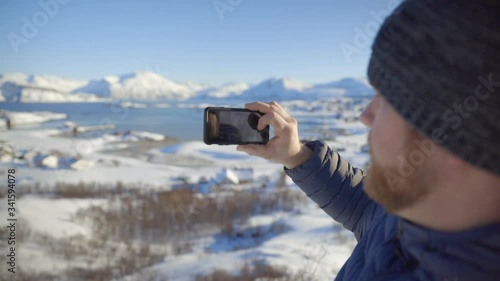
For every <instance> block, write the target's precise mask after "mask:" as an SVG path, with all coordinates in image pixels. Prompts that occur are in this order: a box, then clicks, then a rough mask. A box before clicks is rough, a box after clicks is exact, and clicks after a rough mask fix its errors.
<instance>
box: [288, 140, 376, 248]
mask: <svg viewBox="0 0 500 281" xmlns="http://www.w3.org/2000/svg"><path fill="white" fill-rule="evenodd" d="M307 146H308V147H309V148H310V149H312V150H313V154H312V156H311V157H310V158H309V159H308V160H307V161H306V162H304V163H303V164H302V165H300V166H299V167H297V168H294V169H292V170H288V169H286V168H285V171H286V173H287V175H288V176H290V177H291V178H292V180H293V181H294V182H295V183H296V184H297V185H298V186H299V187H300V188H301V189H302V190H303V191H304V192H305V193H306V194H307V196H308V197H309V198H311V199H312V200H313V201H314V202H316V203H317V204H318V205H319V206H320V207H321V209H323V210H324V211H325V212H326V213H327V214H328V215H329V216H331V217H332V218H333V219H334V220H336V221H337V222H339V223H341V224H343V226H344V227H345V228H346V229H348V230H350V231H352V232H353V233H354V235H355V236H356V238H357V239H358V240H359V239H360V238H361V236H362V235H363V233H365V231H367V230H368V229H369V228H370V226H371V223H372V222H373V221H374V220H375V219H376V218H377V217H378V216H380V215H383V214H385V211H384V210H383V208H382V207H381V206H380V205H378V204H377V203H375V202H374V201H372V200H371V199H370V198H368V196H367V195H366V194H365V192H364V190H363V178H364V172H363V171H362V170H361V169H358V168H354V167H352V166H351V164H350V163H349V162H347V161H346V160H344V159H342V158H341V157H340V156H339V154H338V153H337V152H335V151H333V150H331V149H330V148H329V147H328V145H327V144H325V143H324V142H322V141H314V142H309V143H307Z"/></svg>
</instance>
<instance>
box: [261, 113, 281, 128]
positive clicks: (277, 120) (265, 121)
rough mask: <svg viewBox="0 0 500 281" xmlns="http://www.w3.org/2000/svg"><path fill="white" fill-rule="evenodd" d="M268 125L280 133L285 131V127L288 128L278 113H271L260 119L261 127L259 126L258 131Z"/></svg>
mask: <svg viewBox="0 0 500 281" xmlns="http://www.w3.org/2000/svg"><path fill="white" fill-rule="evenodd" d="M267 125H271V126H273V128H274V130H275V131H277V132H279V131H283V130H284V129H285V127H286V126H287V122H286V121H285V119H283V117H281V115H279V114H278V113H276V112H271V113H267V114H265V115H264V116H262V117H260V118H259V125H258V126H257V130H262V129H264V128H265V127H266V126H267Z"/></svg>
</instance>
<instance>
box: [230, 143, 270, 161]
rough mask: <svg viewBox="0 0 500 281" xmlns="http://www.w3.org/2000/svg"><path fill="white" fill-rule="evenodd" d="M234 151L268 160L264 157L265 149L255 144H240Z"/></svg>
mask: <svg viewBox="0 0 500 281" xmlns="http://www.w3.org/2000/svg"><path fill="white" fill-rule="evenodd" d="M236 150H238V151H242V152H245V153H246V154H248V155H252V156H259V157H262V158H266V159H267V158H268V157H269V156H268V155H266V152H265V150H266V147H265V145H257V144H240V145H238V146H237V147H236Z"/></svg>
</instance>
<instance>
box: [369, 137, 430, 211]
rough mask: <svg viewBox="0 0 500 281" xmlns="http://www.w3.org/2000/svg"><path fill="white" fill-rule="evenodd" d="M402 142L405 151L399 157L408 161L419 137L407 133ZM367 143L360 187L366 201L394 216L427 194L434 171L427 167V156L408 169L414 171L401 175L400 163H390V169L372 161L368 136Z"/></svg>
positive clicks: (371, 146)
mask: <svg viewBox="0 0 500 281" xmlns="http://www.w3.org/2000/svg"><path fill="white" fill-rule="evenodd" d="M404 139H405V148H404V149H403V151H402V152H401V156H402V157H403V159H406V160H408V159H409V157H410V153H412V152H415V151H420V148H419V147H418V146H417V145H416V142H415V141H416V140H422V139H423V137H422V136H421V135H419V134H418V133H417V132H416V131H415V130H413V129H409V130H408V131H407V132H406V133H405V136H404ZM368 143H369V145H370V156H371V163H370V167H369V168H368V170H367V175H366V177H365V179H364V183H363V186H364V190H365V192H366V193H367V195H368V197H370V198H371V199H373V200H374V201H375V202H377V203H379V204H380V205H382V206H383V207H384V208H385V210H386V211H387V212H388V213H392V214H394V213H396V212H398V211H400V210H402V209H405V208H407V207H410V206H412V205H414V204H415V203H416V202H418V201H420V200H421V199H422V198H423V197H425V196H426V195H427V194H428V193H429V191H430V189H431V186H430V184H431V183H432V178H433V175H434V171H432V167H431V165H429V164H430V163H429V161H428V157H427V156H425V160H424V161H423V163H422V164H421V165H413V166H412V167H413V168H414V170H413V172H412V173H409V175H408V174H404V175H402V174H401V172H400V169H399V168H400V163H401V162H400V161H397V160H396V159H394V162H392V163H391V165H389V166H387V167H383V166H382V165H381V164H380V162H379V161H378V159H376V157H374V153H373V145H372V144H371V137H370V136H368ZM410 165H411V164H410Z"/></svg>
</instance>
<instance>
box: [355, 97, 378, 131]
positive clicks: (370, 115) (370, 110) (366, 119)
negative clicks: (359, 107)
mask: <svg viewBox="0 0 500 281" xmlns="http://www.w3.org/2000/svg"><path fill="white" fill-rule="evenodd" d="M374 117H375V98H373V99H372V100H371V101H370V103H369V104H368V106H366V108H365V110H363V113H361V116H360V117H359V120H361V123H363V124H365V125H366V126H367V127H368V128H370V127H371V126H372V123H373V119H374Z"/></svg>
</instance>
